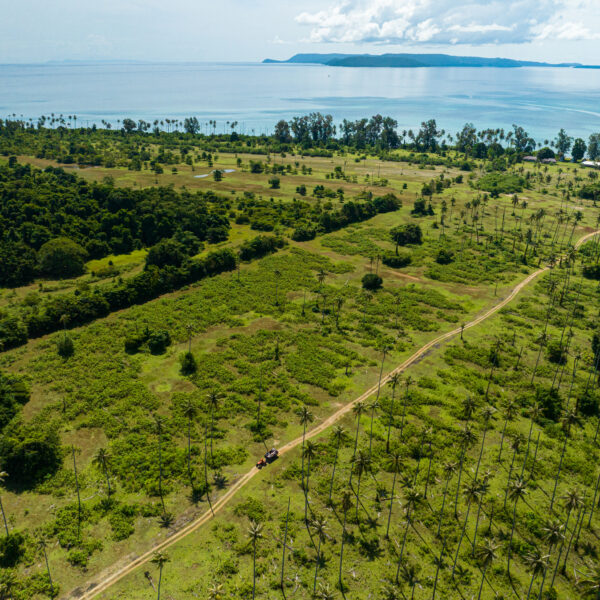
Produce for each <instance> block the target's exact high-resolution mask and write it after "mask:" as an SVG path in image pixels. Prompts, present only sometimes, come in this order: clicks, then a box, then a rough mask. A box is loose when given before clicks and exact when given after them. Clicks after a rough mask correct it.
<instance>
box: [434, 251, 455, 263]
mask: <svg viewBox="0 0 600 600" xmlns="http://www.w3.org/2000/svg"><path fill="white" fill-rule="evenodd" d="M453 261H454V252H452V251H451V250H446V249H445V248H442V249H441V250H440V251H439V252H438V253H437V256H436V257H435V262H436V263H438V264H440V265H449V264H450V263H451V262H453Z"/></svg>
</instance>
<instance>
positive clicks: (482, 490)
mask: <svg viewBox="0 0 600 600" xmlns="http://www.w3.org/2000/svg"><path fill="white" fill-rule="evenodd" d="M490 477H491V471H488V472H487V473H486V474H485V475H484V476H483V479H482V480H481V485H480V486H479V494H478V496H477V517H476V518H475V533H474V534H473V556H475V546H476V544H477V532H478V531H479V517H480V516H481V505H482V504H483V499H484V498H485V495H486V494H487V493H488V492H489V491H490V483H489V479H490Z"/></svg>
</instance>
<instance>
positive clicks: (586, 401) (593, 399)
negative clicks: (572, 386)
mask: <svg viewBox="0 0 600 600" xmlns="http://www.w3.org/2000/svg"><path fill="white" fill-rule="evenodd" d="M577 405H578V408H579V412H581V414H582V415H584V416H586V417H597V416H598V413H599V412H600V410H599V409H600V400H599V398H598V393H597V392H594V391H592V390H588V391H587V392H584V393H582V394H581V396H579V399H578V401H577Z"/></svg>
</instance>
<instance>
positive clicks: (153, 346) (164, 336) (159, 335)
mask: <svg viewBox="0 0 600 600" xmlns="http://www.w3.org/2000/svg"><path fill="white" fill-rule="evenodd" d="M170 345H171V336H170V335H169V332H168V331H164V330H163V331H157V332H155V333H153V334H152V335H151V336H150V337H149V338H148V348H150V352H151V353H152V354H163V353H164V352H165V351H166V349H167V347H168V346H170Z"/></svg>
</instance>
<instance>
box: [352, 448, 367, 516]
mask: <svg viewBox="0 0 600 600" xmlns="http://www.w3.org/2000/svg"><path fill="white" fill-rule="evenodd" d="M352 465H353V466H354V470H355V471H356V474H357V475H358V485H357V486H356V520H357V521H358V504H359V502H360V482H361V480H362V476H363V473H365V472H367V471H369V469H370V468H371V457H370V456H369V455H368V454H367V453H366V452H363V451H362V450H359V451H358V453H357V454H356V455H355V456H353V457H352Z"/></svg>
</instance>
